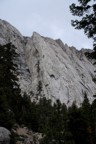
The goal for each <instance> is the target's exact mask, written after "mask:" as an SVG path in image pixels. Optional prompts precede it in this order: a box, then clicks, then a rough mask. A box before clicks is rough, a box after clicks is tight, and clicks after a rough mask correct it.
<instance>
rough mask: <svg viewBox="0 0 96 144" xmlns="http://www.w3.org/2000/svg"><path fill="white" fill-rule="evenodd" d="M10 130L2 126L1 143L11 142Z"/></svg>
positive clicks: (8, 143) (0, 129)
mask: <svg viewBox="0 0 96 144" xmlns="http://www.w3.org/2000/svg"><path fill="white" fill-rule="evenodd" d="M10 134H11V133H10V131H9V130H7V129H6V128H4V127H0V144H10Z"/></svg>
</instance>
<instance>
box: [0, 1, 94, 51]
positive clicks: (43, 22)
mask: <svg viewBox="0 0 96 144" xmlns="http://www.w3.org/2000/svg"><path fill="white" fill-rule="evenodd" d="M76 1H77V0H0V19H2V20H6V21H8V22H9V23H10V24H12V25H13V26H14V27H16V28H17V29H18V30H19V31H20V32H21V34H22V35H23V36H32V34H33V32H37V33H39V34H40V35H42V36H45V37H50V38H53V39H58V38H60V39H61V40H62V41H63V43H64V44H65V43H67V44H68V45H69V46H74V47H76V48H77V49H81V48H90V49H92V40H91V39H88V38H87V36H86V35H85V34H84V33H83V30H76V29H74V27H72V26H71V20H72V19H75V17H73V16H72V14H71V13H70V9H69V5H70V4H71V3H73V2H76Z"/></svg>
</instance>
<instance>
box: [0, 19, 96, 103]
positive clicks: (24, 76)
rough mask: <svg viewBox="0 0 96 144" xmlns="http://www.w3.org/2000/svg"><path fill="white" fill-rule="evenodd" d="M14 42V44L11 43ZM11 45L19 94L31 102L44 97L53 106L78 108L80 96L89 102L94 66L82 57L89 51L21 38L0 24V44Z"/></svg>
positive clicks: (37, 37) (93, 89)
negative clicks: (14, 49) (58, 103)
mask: <svg viewBox="0 0 96 144" xmlns="http://www.w3.org/2000/svg"><path fill="white" fill-rule="evenodd" d="M14 39H15V40H14ZM10 41H11V42H12V43H13V44H14V45H15V46H16V47H17V52H18V53H19V58H18V60H17V61H16V62H17V64H18V71H19V75H18V77H19V83H20V87H21V89H22V91H23V92H24V91H25V92H27V93H30V92H31V99H32V100H33V99H38V98H40V97H43V96H45V97H46V98H48V99H49V98H50V99H52V101H53V102H54V101H55V100H56V99H59V100H60V101H61V102H62V103H63V102H64V103H66V104H67V105H71V104H72V102H73V101H76V103H77V104H78V105H80V103H81V102H82V101H83V98H84V94H85V92H86V94H87V95H88V98H89V99H90V102H91V101H92V100H93V97H92V96H93V95H94V94H95V93H96V84H95V82H94V81H93V79H94V77H95V72H94V71H95V69H96V68H95V65H93V64H92V63H93V62H92V61H91V60H89V59H88V58H87V57H86V56H85V52H90V50H84V49H82V50H80V51H78V50H76V48H74V47H68V45H67V44H63V42H62V41H61V40H60V39H58V40H53V39H50V38H45V37H42V36H41V35H39V34H38V33H33V36H32V37H30V38H28V37H23V36H22V35H21V34H20V32H18V30H16V29H15V28H14V27H13V26H11V25H10V24H9V23H7V22H5V21H2V20H0V44H4V43H6V42H10Z"/></svg>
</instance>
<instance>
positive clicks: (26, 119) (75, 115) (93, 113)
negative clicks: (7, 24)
mask: <svg viewBox="0 0 96 144" xmlns="http://www.w3.org/2000/svg"><path fill="white" fill-rule="evenodd" d="M9 56H10V57H9ZM17 57H18V55H17V54H16V52H15V47H14V46H13V45H12V44H10V43H9V44H7V45H4V46H0V126H4V127H6V128H8V129H11V128H12V127H13V125H14V124H15V123H17V124H19V125H22V124H23V125H25V126H27V127H28V128H30V129H32V130H33V131H34V132H40V133H42V134H43V136H44V137H43V139H42V140H41V144H95V143H96V100H94V102H93V103H92V104H90V103H89V100H88V98H87V95H86V93H85V94H84V101H83V103H82V105H81V107H79V108H78V107H77V106H76V104H75V103H73V105H72V106H71V107H69V108H67V107H66V105H65V104H62V103H61V102H60V101H59V100H57V101H56V103H54V104H52V102H51V100H47V99H46V98H45V97H44V98H41V99H39V102H38V103H36V102H31V100H30V97H29V96H28V95H27V94H24V95H23V96H21V94H20V93H21V92H20V88H19V85H18V78H17V75H18V72H17V65H16V64H14V62H15V59H16V58H17ZM39 85H40V87H38V91H40V90H41V89H42V84H41V82H39ZM38 95H40V93H38ZM15 141H16V136H15V135H14V133H12V135H11V143H12V144H15Z"/></svg>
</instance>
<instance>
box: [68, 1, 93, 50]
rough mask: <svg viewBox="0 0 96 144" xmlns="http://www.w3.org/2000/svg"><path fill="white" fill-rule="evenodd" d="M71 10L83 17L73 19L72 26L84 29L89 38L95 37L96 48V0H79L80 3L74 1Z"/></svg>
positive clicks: (73, 13)
mask: <svg viewBox="0 0 96 144" xmlns="http://www.w3.org/2000/svg"><path fill="white" fill-rule="evenodd" d="M70 11H71V13H72V15H74V16H77V18H78V17H80V18H81V19H80V18H79V19H76V20H72V26H74V27H75V28H76V29H83V30H84V33H85V34H86V35H87V36H88V37H89V38H93V40H94V44H93V46H94V49H96V0H78V5H76V4H74V3H73V4H72V5H71V6H70Z"/></svg>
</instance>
